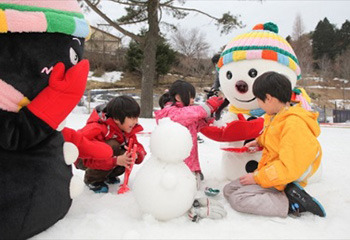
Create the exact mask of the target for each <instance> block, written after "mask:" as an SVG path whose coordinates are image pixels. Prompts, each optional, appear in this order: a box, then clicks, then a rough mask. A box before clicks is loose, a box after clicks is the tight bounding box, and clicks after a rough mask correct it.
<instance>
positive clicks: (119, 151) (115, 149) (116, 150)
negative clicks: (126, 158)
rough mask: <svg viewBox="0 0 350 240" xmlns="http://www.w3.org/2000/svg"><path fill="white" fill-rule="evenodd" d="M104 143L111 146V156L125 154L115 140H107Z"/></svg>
mask: <svg viewBox="0 0 350 240" xmlns="http://www.w3.org/2000/svg"><path fill="white" fill-rule="evenodd" d="M106 143H107V144H108V145H109V146H111V148H112V150H113V156H119V155H122V154H124V153H125V149H124V148H123V147H122V145H121V144H120V143H119V142H118V141H117V140H115V139H109V140H107V141H106Z"/></svg>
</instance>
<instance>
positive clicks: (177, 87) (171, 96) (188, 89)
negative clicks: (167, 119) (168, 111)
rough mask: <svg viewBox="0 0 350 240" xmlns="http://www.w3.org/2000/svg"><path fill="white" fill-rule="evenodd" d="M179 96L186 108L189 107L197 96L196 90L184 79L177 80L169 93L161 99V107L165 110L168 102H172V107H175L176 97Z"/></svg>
mask: <svg viewBox="0 0 350 240" xmlns="http://www.w3.org/2000/svg"><path fill="white" fill-rule="evenodd" d="M177 94H179V96H180V98H181V101H182V102H183V104H184V105H185V106H188V105H190V100H191V98H194V97H195V96H196V89H195V88H194V86H193V85H192V84H191V83H189V82H186V81H184V80H182V79H179V80H176V81H175V82H173V84H172V85H171V87H170V89H169V91H168V92H166V93H164V94H163V95H162V96H161V97H160V98H159V106H160V107H161V108H164V106H165V104H166V103H167V102H172V105H174V104H175V103H176V99H175V96H176V95H177Z"/></svg>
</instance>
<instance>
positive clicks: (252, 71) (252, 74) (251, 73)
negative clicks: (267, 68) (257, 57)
mask: <svg viewBox="0 0 350 240" xmlns="http://www.w3.org/2000/svg"><path fill="white" fill-rule="evenodd" d="M248 75H249V76H250V77H251V78H255V77H256V76H258V71H256V69H255V68H252V69H250V70H249V72H248Z"/></svg>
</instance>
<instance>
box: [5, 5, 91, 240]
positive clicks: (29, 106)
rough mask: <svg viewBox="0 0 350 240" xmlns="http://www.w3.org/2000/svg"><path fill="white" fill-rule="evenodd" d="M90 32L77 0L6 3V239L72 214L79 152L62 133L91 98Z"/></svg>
mask: <svg viewBox="0 0 350 240" xmlns="http://www.w3.org/2000/svg"><path fill="white" fill-rule="evenodd" d="M89 31H90V28H89V26H88V24H87V22H86V21H85V20H84V16H83V15H82V14H81V12H80V8H79V4H78V2H77V1H76V0H65V1H61V0H60V1H57V0H7V1H6V0H0V134H1V137H0V181H1V183H0V186H1V187H0V239H26V238H29V237H32V236H34V235H35V234H37V233H40V232H41V231H43V230H45V229H47V228H49V227H50V226H52V225H53V224H55V223H56V222H57V221H58V220H60V219H61V218H63V217H64V216H65V215H66V213H67V212H68V210H69V208H70V206H71V203H72V198H71V196H72V193H74V191H75V190H76V187H75V186H74V184H72V183H73V182H74V181H72V179H74V178H73V175H72V167H71V165H68V164H71V163H72V161H74V160H75V158H76V156H77V153H76V152H75V153H74V150H75V151H77V150H76V149H74V145H73V146H72V145H69V144H68V143H65V142H64V139H63V137H62V134H61V132H60V129H62V128H63V123H64V119H65V118H66V117H67V116H68V114H69V113H70V112H71V111H72V110H73V108H74V107H75V106H76V104H77V103H78V102H79V100H80V99H81V97H82V95H83V93H84V90H85V86H86V81H87V75H88V71H89V62H88V61H87V60H82V54H83V48H84V41H85V39H86V38H87V37H88V35H89ZM74 189H75V190H74ZM72 190H73V192H72Z"/></svg>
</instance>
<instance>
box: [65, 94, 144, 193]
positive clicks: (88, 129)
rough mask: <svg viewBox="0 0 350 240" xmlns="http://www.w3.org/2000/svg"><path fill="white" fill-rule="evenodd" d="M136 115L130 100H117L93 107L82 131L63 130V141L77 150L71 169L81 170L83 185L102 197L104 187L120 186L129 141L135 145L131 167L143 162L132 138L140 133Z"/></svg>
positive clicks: (140, 149) (140, 148) (136, 108)
mask: <svg viewBox="0 0 350 240" xmlns="http://www.w3.org/2000/svg"><path fill="white" fill-rule="evenodd" d="M139 115H140V106H139V105H138V103H137V102H136V101H135V100H134V99H133V98H132V97H129V96H118V97H116V98H114V99H112V100H111V101H110V102H108V104H107V105H100V106H97V107H96V108H95V109H94V110H93V112H92V113H91V115H90V117H89V119H88V120H87V123H86V125H85V127H83V128H82V129H80V130H78V131H75V130H73V129H70V128H65V129H63V131H62V133H63V136H64V138H65V140H66V141H68V142H72V143H74V144H75V145H76V146H77V147H78V149H79V158H78V160H77V161H76V162H75V166H76V167H77V168H78V169H82V170H85V177H84V182H85V184H86V185H87V186H88V187H89V188H90V189H91V190H92V191H94V192H96V193H106V192H108V185H107V184H106V183H112V184H113V183H119V182H120V180H119V178H118V176H119V175H121V174H123V173H124V171H125V168H128V167H129V166H130V164H131V162H132V159H131V153H128V152H127V151H126V150H127V146H128V142H129V140H130V139H133V142H134V143H135V144H136V145H137V158H136V161H135V163H136V164H140V163H141V162H142V161H143V159H144V157H145V155H146V152H145V150H144V148H143V146H142V145H141V144H140V143H139V142H138V141H137V138H136V135H135V134H136V133H138V132H141V131H142V130H143V128H142V126H141V125H139V124H138V117H139Z"/></svg>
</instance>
